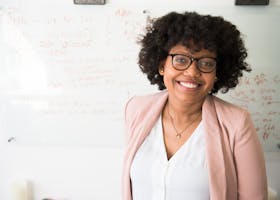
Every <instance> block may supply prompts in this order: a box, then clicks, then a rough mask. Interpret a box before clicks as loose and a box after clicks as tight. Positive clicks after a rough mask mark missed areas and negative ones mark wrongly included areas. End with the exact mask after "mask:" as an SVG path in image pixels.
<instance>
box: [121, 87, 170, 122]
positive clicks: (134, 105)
mask: <svg viewBox="0 0 280 200" xmlns="http://www.w3.org/2000/svg"><path fill="white" fill-rule="evenodd" d="M167 95H168V94H167V92H166V91H161V92H157V93H154V94H149V95H144V96H134V97H132V98H130V99H129V100H128V102H127V103H126V106H125V121H127V120H129V119H133V118H137V116H138V117H139V116H143V115H146V114H147V113H150V112H153V110H158V109H159V108H160V107H162V104H163V103H164V102H165V100H166V99H167Z"/></svg>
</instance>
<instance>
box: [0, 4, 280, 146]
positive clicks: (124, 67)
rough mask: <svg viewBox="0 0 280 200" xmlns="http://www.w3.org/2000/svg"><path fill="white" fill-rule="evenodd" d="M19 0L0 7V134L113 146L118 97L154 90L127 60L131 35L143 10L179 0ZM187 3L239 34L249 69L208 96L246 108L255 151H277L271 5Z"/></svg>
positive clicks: (142, 20) (120, 105) (25, 141)
mask: <svg viewBox="0 0 280 200" xmlns="http://www.w3.org/2000/svg"><path fill="white" fill-rule="evenodd" d="M28 2H29V3H28ZM28 2H24V3H21V1H17V0H9V1H5V3H4V4H3V5H1V6H2V7H1V8H0V27H1V29H0V53H1V58H0V143H1V144H10V143H14V144H17V145H83V146H85V145H90V146H110V147H121V146H123V140H124V138H123V135H124V130H123V110H124V105H125V103H126V101H127V100H128V99H129V98H130V97H131V96H133V95H141V94H148V93H152V92H156V91H157V88H156V86H152V85H150V84H149V82H148V80H147V79H146V77H145V75H143V74H142V73H141V72H140V70H139V67H138V66H137V54H138V51H139V46H138V45H137V43H136V40H137V38H138V37H139V35H140V34H141V33H144V27H145V24H146V21H147V20H148V19H149V18H151V17H152V18H153V17H158V16H161V15H162V14H166V13H167V12H169V11H173V10H176V11H179V12H180V11H183V10H182V6H181V5H177V6H174V5H173V6H163V7H161V8H159V7H158V6H156V5H154V6H150V7H149V8H148V9H147V7H145V6H144V5H140V6H139V5H137V6H133V5H127V6H119V7H118V6H110V5H104V6H77V5H74V4H73V3H72V2H67V3H66V1H57V2H56V1H53V2H52V4H50V3H49V1H40V3H35V2H37V1H28ZM31 2H33V3H31ZM188 9H189V10H194V11H198V12H200V13H204V14H214V15H221V16H223V17H224V18H226V19H228V20H229V21H232V22H233V23H235V24H236V25H237V26H238V28H239V29H240V30H241V32H243V33H244V38H245V43H246V46H247V47H248V51H249V57H248V62H249V63H250V64H251V66H252V68H253V72H252V73H250V74H246V76H245V77H244V78H242V80H241V84H240V86H239V87H237V88H236V90H233V91H231V92H229V93H228V94H226V95H222V94H219V95H218V96H220V97H221V98H223V99H226V100H228V101H230V102H233V103H235V104H238V105H240V106H242V107H245V108H247V109H248V110H249V111H250V113H251V114H252V117H253V120H254V123H255V126H256V128H257V133H258V136H259V138H260V140H261V143H262V145H263V147H264V149H265V151H278V148H277V144H278V143H280V125H279V119H280V117H279V115H280V108H279V107H280V106H279V104H280V97H279V94H280V91H279V84H280V75H279V67H280V66H279V61H278V57H279V46H280V39H279V35H280V29H279V27H280V26H279V21H280V12H279V10H280V9H279V7H278V6H267V7H254V6H253V7H236V6H220V7H215V8H214V7H213V8H211V7H202V6H200V7H198V8H196V7H188ZM256 21H257V22H258V23H252V22H256Z"/></svg>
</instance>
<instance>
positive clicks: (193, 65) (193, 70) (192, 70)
mask: <svg viewBox="0 0 280 200" xmlns="http://www.w3.org/2000/svg"><path fill="white" fill-rule="evenodd" d="M184 75H189V76H192V77H199V76H200V75H201V72H200V71H199V70H198V68H197V66H196V61H195V60H194V61H193V62H192V63H191V65H190V66H189V67H188V68H187V69H185V70H184Z"/></svg>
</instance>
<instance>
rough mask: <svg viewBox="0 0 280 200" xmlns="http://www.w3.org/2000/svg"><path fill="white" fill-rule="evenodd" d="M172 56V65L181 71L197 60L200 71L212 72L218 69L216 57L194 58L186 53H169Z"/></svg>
mask: <svg viewBox="0 0 280 200" xmlns="http://www.w3.org/2000/svg"><path fill="white" fill-rule="evenodd" d="M168 56H171V57H172V66H173V67H174V68H175V69H177V70H180V71H183V70H186V69H188V68H189V66H191V64H192V63H193V61H196V67H197V69H198V70H199V71H200V72H203V73H211V72H213V71H214V70H215V69H216V65H217V61H216V58H212V57H201V58H193V57H191V56H188V55H184V54H168Z"/></svg>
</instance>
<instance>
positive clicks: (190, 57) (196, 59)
mask: <svg viewBox="0 0 280 200" xmlns="http://www.w3.org/2000/svg"><path fill="white" fill-rule="evenodd" d="M178 55H180V56H186V57H188V58H189V59H190V60H191V62H190V64H189V65H188V66H186V68H184V69H178V68H176V67H175V66H174V64H173V60H174V57H175V56H178ZM168 56H171V58H172V60H171V61H172V67H173V68H174V69H176V70H178V71H185V70H186V69H188V68H189V67H190V66H191V65H192V63H193V62H194V61H196V62H198V61H199V60H200V59H203V58H211V59H213V60H215V61H216V65H215V67H214V68H213V70H211V71H209V72H205V71H201V69H200V68H199V67H198V66H197V64H196V65H195V66H196V68H197V69H198V71H200V72H201V73H212V72H213V71H215V70H216V69H217V58H215V57H209V56H205V57H199V58H194V57H192V56H189V55H185V54H180V53H170V54H168Z"/></svg>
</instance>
